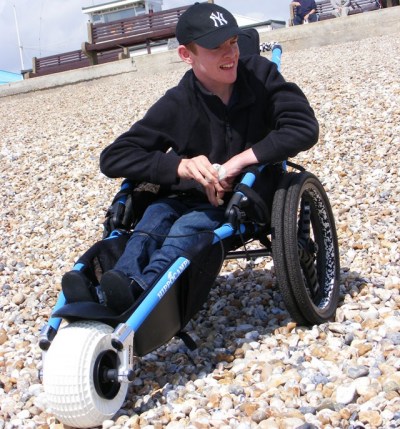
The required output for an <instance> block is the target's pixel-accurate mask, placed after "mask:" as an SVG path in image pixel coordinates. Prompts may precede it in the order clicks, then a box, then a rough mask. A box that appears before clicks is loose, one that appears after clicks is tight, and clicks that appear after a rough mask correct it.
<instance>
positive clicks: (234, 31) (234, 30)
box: [193, 27, 242, 49]
mask: <svg viewBox="0 0 400 429" xmlns="http://www.w3.org/2000/svg"><path fill="white" fill-rule="evenodd" d="M241 33H242V30H241V29H240V28H239V27H227V28H219V29H218V30H216V31H213V32H211V33H209V34H206V35H205V36H202V37H199V38H198V39H195V40H193V42H194V43H197V44H198V45H200V46H201V47H203V48H206V49H215V48H218V46H220V45H222V44H223V43H224V42H226V41H227V40H228V39H230V38H231V37H234V36H238V35H239V34H241Z"/></svg>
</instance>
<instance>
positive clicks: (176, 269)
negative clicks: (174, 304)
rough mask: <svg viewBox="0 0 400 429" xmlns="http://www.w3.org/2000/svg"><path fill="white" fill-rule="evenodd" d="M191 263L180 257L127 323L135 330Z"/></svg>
mask: <svg viewBox="0 0 400 429" xmlns="http://www.w3.org/2000/svg"><path fill="white" fill-rule="evenodd" d="M189 265H190V261H189V260H188V259H186V258H183V257H180V258H178V259H177V260H176V261H175V262H174V263H173V264H172V265H171V266H170V267H169V269H168V271H167V272H166V273H165V274H164V275H163V276H162V277H161V279H160V280H159V281H158V282H157V283H156V285H155V286H154V287H153V288H152V289H151V291H150V292H149V294H148V295H147V296H146V298H145V299H144V300H143V302H142V303H141V304H140V305H139V306H138V308H137V309H136V310H135V312H134V313H133V314H132V315H131V317H130V318H129V319H128V320H127V321H126V325H127V326H129V327H130V328H131V329H132V330H133V331H134V332H135V331H136V330H137V329H138V328H139V327H140V325H141V324H142V323H143V322H144V321H145V320H146V317H147V316H148V315H149V314H150V312H151V311H152V310H153V308H154V307H155V306H156V305H157V304H158V303H159V302H160V300H161V299H162V297H163V296H164V295H165V294H166V293H167V292H168V290H169V289H170V288H171V286H172V285H173V284H174V282H175V281H176V280H177V279H178V277H179V276H180V275H181V274H182V273H183V272H184V271H185V270H186V269H187V268H188V267H189Z"/></svg>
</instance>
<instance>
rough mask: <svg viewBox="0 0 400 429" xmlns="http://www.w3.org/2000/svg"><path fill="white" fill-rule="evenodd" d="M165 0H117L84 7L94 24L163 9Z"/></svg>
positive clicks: (83, 9) (85, 12)
mask: <svg viewBox="0 0 400 429" xmlns="http://www.w3.org/2000/svg"><path fill="white" fill-rule="evenodd" d="M162 4H163V0H137V1H132V0H115V1H109V2H106V3H102V4H97V5H92V6H87V7H83V8H82V13H84V14H87V15H89V21H90V22H92V23H93V24H99V23H107V22H111V21H118V20H120V19H126V18H133V17H135V16H139V15H145V14H147V13H151V12H158V11H160V10H162Z"/></svg>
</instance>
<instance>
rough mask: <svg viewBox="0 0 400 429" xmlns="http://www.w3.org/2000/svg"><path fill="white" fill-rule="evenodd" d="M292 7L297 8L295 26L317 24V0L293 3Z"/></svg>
mask: <svg viewBox="0 0 400 429" xmlns="http://www.w3.org/2000/svg"><path fill="white" fill-rule="evenodd" d="M291 6H292V7H294V8H295V14H294V18H293V25H301V24H304V23H309V22H317V21H318V15H317V13H316V12H317V5H316V4H315V0H298V1H293V2H292V3H291Z"/></svg>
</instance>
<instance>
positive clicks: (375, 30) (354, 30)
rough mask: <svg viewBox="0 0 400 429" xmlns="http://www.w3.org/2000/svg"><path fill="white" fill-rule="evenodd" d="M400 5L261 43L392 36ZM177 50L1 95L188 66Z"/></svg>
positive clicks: (42, 80)
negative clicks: (180, 58) (125, 74)
mask: <svg viewBox="0 0 400 429" xmlns="http://www.w3.org/2000/svg"><path fill="white" fill-rule="evenodd" d="M399 23H400V7H391V8H387V9H381V10H376V11H371V12H368V13H362V14H358V15H352V16H348V17H345V18H336V19H330V20H325V21H321V22H317V23H315V24H312V25H301V26H296V27H289V28H281V29H278V30H274V31H272V32H270V31H268V32H264V33H261V35H260V38H261V42H271V41H277V42H279V43H280V44H281V45H282V47H283V51H284V52H287V51H297V50H301V49H307V48H309V47H319V46H325V45H332V44H339V43H344V42H350V41H357V40H362V39H365V38H368V37H376V36H383V35H390V34H394V33H396V32H398V30H399V25H400V24H399ZM186 67H187V66H186V65H185V64H183V63H182V62H181V61H180V60H179V58H178V56H177V54H176V51H175V50H171V51H167V52H160V53H156V54H152V55H142V56H137V57H132V58H129V59H126V60H121V61H116V62H112V63H107V64H101V65H97V66H92V67H85V68H83V69H78V70H70V71H66V72H62V73H56V74H53V75H48V76H41V77H37V78H33V79H27V80H24V81H21V82H14V83H10V84H6V85H2V86H0V97H4V96H9V95H14V94H20V93H26V92H31V91H37V90H42V89H46V88H53V87H57V86H64V85H68V84H72V83H77V82H82V81H88V80H92V79H98V78H101V77H106V76H113V75H117V74H121V73H131V72H140V73H146V74H148V73H158V72H165V71H168V70H171V71H172V70H177V69H179V68H182V70H185V69H186Z"/></svg>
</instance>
